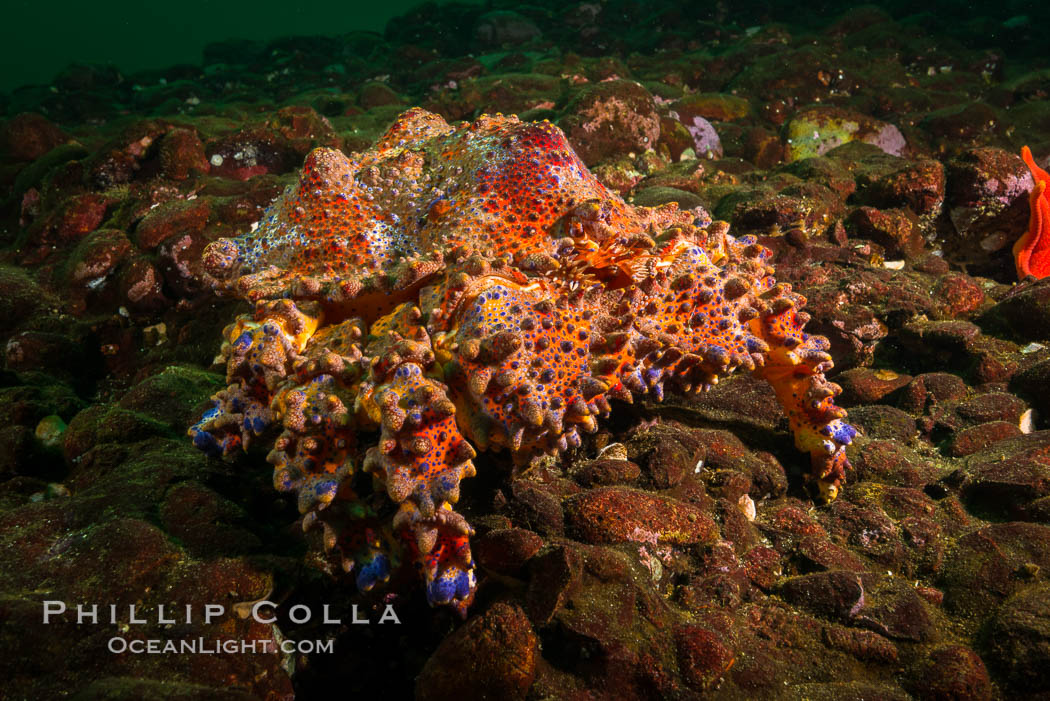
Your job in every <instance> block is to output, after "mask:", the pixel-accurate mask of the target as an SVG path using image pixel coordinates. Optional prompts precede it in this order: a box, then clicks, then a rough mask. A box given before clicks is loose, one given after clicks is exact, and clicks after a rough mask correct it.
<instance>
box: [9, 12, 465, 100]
mask: <svg viewBox="0 0 1050 701" xmlns="http://www.w3.org/2000/svg"><path fill="white" fill-rule="evenodd" d="M418 4H419V3H418V2H417V0H384V2H375V3H371V2H368V3H366V2H346V3H301V4H300V3H284V2H280V3H278V2H244V0H234V1H233V2H209V1H208V0H188V1H185V0H183V1H181V2H177V3H169V2H155V3H154V2H130V1H129V0H121V1H119V2H116V1H111V2H102V3H80V2H46V3H45V2H27V1H25V0H19V1H18V2H9V3H4V7H3V9H0V16H2V17H3V20H2V21H0V91H5V92H6V91H9V90H12V89H14V88H17V87H19V86H21V85H28V84H37V83H47V82H49V81H50V80H51V79H52V78H53V77H54V76H55V74H56V73H58V72H59V71H60V70H62V69H63V68H64V67H65V66H66V65H67V64H69V63H113V64H115V65H116V66H117V68H119V69H120V70H121V71H122V72H124V73H130V72H135V71H140V70H145V69H151V68H163V67H166V66H171V65H174V64H179V63H191V64H199V63H200V61H201V54H202V51H203V49H204V47H205V46H206V45H207V44H209V43H212V42H217V41H222V40H226V39H256V40H268V39H274V38H277V37H281V36H290V35H314V34H321V35H335V34H342V33H346V32H351V31H377V32H382V31H383V29H384V27H385V26H386V24H387V22H388V21H389V20H390V19H391V18H393V17H396V16H398V15H401V14H403V13H404V12H406V11H407V10H409V9H410V8H412V7H413V6H415V5H418ZM439 4H445V3H439ZM468 4H477V2H476V0H475V2H474V3H469V0H468Z"/></svg>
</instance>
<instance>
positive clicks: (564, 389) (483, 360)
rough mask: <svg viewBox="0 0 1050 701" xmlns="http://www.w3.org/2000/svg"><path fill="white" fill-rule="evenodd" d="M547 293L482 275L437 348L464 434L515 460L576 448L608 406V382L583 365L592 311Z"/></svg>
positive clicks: (541, 288) (536, 287)
mask: <svg viewBox="0 0 1050 701" xmlns="http://www.w3.org/2000/svg"><path fill="white" fill-rule="evenodd" d="M553 296H554V295H552V294H551V292H550V291H549V290H547V289H546V288H545V287H544V285H542V284H531V285H526V286H523V285H520V284H518V283H515V282H513V281H510V280H507V279H505V278H501V277H497V276H493V277H492V278H489V279H487V280H483V281H481V282H480V283H478V284H477V285H476V286H475V288H474V289H473V290H471V293H470V296H469V298H467V299H465V300H464V303H463V304H462V306H461V312H460V314H459V315H458V317H457V319H456V323H455V325H454V327H453V328H452V329H451V330H450V332H449V333H447V334H445V335H444V336H443V337H442V340H441V344H440V345H439V349H440V351H441V355H442V356H445V355H447V356H448V357H449V362H448V364H447V366H446V367H447V375H448V377H449V382H450V383H453V384H454V386H455V387H456V389H457V390H459V391H458V392H457V395H458V396H459V397H460V398H461V403H460V406H459V409H460V411H461V412H462V417H463V420H461V421H460V423H461V425H463V428H464V431H465V433H466V434H467V435H468V436H469V437H470V438H471V439H472V440H474V441H475V442H476V443H477V445H478V446H479V447H480V448H482V449H487V448H488V447H489V446H490V445H492V446H497V447H506V448H508V449H509V450H510V451H511V453H512V455H513V456H514V460H515V462H516V463H519V464H521V463H524V462H526V461H528V459H529V458H532V457H535V456H537V455H541V454H544V453H555V452H558V451H564V450H567V449H568V448H570V447H576V446H579V445H580V433H593V432H594V431H595V430H596V429H597V415H598V414H601V413H608V410H609V404H608V402H607V401H606V399H605V397H604V392H605V390H607V389H608V386H607V385H606V384H604V383H603V382H601V381H599V380H595V379H594V378H593V377H591V372H590V369H589V367H588V364H589V357H590V356H589V345H590V334H591V320H592V318H593V316H594V313H593V310H590V309H587V308H586V307H581V306H575V305H569V304H562V305H558V304H555V303H554V302H553V301H552V297H553Z"/></svg>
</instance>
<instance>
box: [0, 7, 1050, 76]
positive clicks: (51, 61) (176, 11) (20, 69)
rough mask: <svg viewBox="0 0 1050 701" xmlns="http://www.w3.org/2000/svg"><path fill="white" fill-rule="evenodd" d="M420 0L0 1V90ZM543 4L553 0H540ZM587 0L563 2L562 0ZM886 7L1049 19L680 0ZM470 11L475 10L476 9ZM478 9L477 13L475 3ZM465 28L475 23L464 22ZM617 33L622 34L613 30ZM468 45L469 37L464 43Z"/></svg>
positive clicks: (1011, 44)
mask: <svg viewBox="0 0 1050 701" xmlns="http://www.w3.org/2000/svg"><path fill="white" fill-rule="evenodd" d="M420 4H421V3H419V2H417V0H385V1H384V2H375V3H365V2H349V3H309V4H306V3H302V4H300V3H286V2H244V1H243V0H236V1H234V2H208V1H207V0H189V1H188V2H186V1H183V2H178V3H141V2H129V1H128V0H122V1H120V2H104V3H82V2H35V1H30V0H19V1H18V2H8V3H5V4H4V7H3V8H2V9H0V17H2V21H0V92H9V91H11V90H13V89H15V88H17V87H19V86H23V85H31V84H46V83H48V82H50V81H51V80H52V79H53V78H54V77H55V75H56V74H57V73H58V72H60V71H61V70H62V69H63V68H64V67H66V66H67V65H69V64H71V63H90V64H113V65H115V66H116V67H117V68H118V69H119V70H120V71H121V72H122V73H124V74H125V75H127V74H129V73H134V72H136V71H141V70H147V69H157V68H164V67H168V66H173V65H176V64H200V62H201V59H202V52H203V49H204V47H205V46H207V45H208V44H210V43H214V42H221V41H226V40H234V39H252V40H257V41H267V40H271V39H275V38H278V37H285V36H304V35H306V36H308V35H324V36H334V35H339V34H345V33H348V32H353V31H374V32H380V33H381V32H383V31H384V29H385V28H386V27H387V24H388V23H389V22H390V21H391V20H392V19H395V18H398V17H402V16H403V15H405V13H407V12H408V11H409V10H411V9H412V8H413V7H416V6H418V5H420ZM428 4H431V5H433V4H437V5H452V6H455V5H460V6H462V5H483V6H485V7H486V8H488V9H515V8H517V9H522V10H525V11H526V14H528V9H535V7H533V6H532V5H531V4H529V3H521V2H509V1H503V2H500V1H499V0H495V1H494V0H466V1H465V2H462V1H461V2H449V1H448V0H439V1H438V2H436V3H435V2H431V3H428ZM537 4H538V5H541V6H548V5H551V4H550V3H542V2H541V3H537ZM587 4H588V3H564V4H559V8H561V6H562V5H563V6H564V8H570V7H572V6H573V5H577V6H581V7H582V6H583V5H587ZM589 4H591V5H594V6H596V7H597V6H601V7H603V8H604V10H605V12H606V13H607V14H608V13H609V12H610V11H613V12H617V11H624V10H625V9H626V10H627V11H628V12H630V13H631V14H632V15H633V16H635V17H637V16H638V11H639V10H642V13H643V14H644V9H645V8H646V5H647V3H645V2H633V3H632V2H594V3H589ZM675 5H676V3H673V2H658V3H652V8H653V14H654V15H658V14H662V13H666V12H667V11H668V7H671V8H672V11H673V8H674V7H675ZM858 5H869V6H877V7H880V8H882V9H884V10H886V11H887V12H889V13H890V14H892V15H894V16H896V17H902V16H912V17H914V18H916V21H921V22H923V23H925V24H926V25H927V27H926V28H927V29H928V30H930V31H931V33H933V34H940V35H943V36H945V37H952V36H958V35H960V34H963V35H965V36H966V39H967V41H968V42H970V43H973V42H975V41H976V42H979V43H983V44H985V45H987V46H996V47H1001V48H1003V49H1004V50H1007V51H1024V52H1036V53H1037V52H1039V51H1041V50H1042V48H1041V47H1042V46H1043V44H1042V42H1040V41H1039V32H1038V27H1040V26H1046V21H1047V10H1046V7H1045V6H1044V5H1040V4H1036V3H1031V2H1027V1H1026V0H1013V1H1010V2H995V3H992V2H986V3H961V2H951V1H949V0H942V1H941V2H935V3H924V4H922V5H921V6H920V5H915V4H914V3H908V2H902V1H900V0H888V1H886V2H882V3H843V2H832V1H829V0H819V1H818V2H815V3H810V4H808V5H807V7H806V10H805V11H804V12H801V13H800V12H799V8H798V6H797V4H796V3H785V2H780V3H759V2H752V1H750V0H745V2H732V3H728V2H714V1H706V2H683V3H679V4H678V6H679V8H680V9H681V10H683V11H685V13H686V14H688V15H690V16H692V17H702V18H704V19H707V20H710V21H713V22H717V23H720V24H722V23H725V24H733V23H736V24H742V25H743V26H750V25H751V24H763V23H765V22H769V21H781V22H790V23H793V24H800V23H801V24H805V23H816V24H819V23H822V22H824V21H826V20H827V19H828V18H829V17H832V16H835V15H838V14H839V13H841V12H843V11H844V10H846V9H847V8H849V7H851V6H858ZM471 14H473V13H471ZM478 14H480V13H478ZM461 29H462V30H463V31H464V32H465V33H469V31H470V29H471V28H470V27H463V28H461ZM611 38H613V39H615V38H617V37H611ZM464 48H469V47H464Z"/></svg>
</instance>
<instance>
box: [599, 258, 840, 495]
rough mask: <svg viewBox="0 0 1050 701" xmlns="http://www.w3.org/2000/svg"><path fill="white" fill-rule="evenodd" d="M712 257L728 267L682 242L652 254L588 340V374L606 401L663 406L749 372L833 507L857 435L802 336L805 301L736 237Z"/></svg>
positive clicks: (820, 353) (819, 347)
mask: <svg viewBox="0 0 1050 701" xmlns="http://www.w3.org/2000/svg"><path fill="white" fill-rule="evenodd" d="M714 251H716V252H720V254H721V255H722V256H723V257H724V258H725V260H724V261H722V263H723V264H722V265H721V266H720V267H715V266H714V265H713V264H712V262H711V260H710V259H709V257H708V255H709V254H708V251H704V250H701V249H700V248H698V247H697V246H696V245H694V244H691V242H690V241H689V240H688V239H687V238H682V239H678V240H675V239H674V238H671V239H670V240H669V241H668V242H667V243H666V244H665V245H664V247H663V248H662V249H661V250H659V251H657V253H656V255H655V256H654V258H653V261H654V263H653V264H652V265H651V266H650V268H651V269H652V273H651V274H650V275H648V276H647V277H646V278H644V279H642V280H640V281H639V282H638V284H636V285H635V286H632V287H630V288H628V289H627V290H625V291H624V294H623V295H622V297H621V298H620V300H618V302H617V307H616V313H615V314H613V315H611V316H609V317H607V319H606V321H605V323H604V325H603V326H602V328H600V329H599V331H600V333H596V334H595V335H594V338H593V346H592V353H593V356H594V359H593V361H592V366H593V368H594V370H595V373H596V374H597V375H598V377H599V378H601V379H602V380H604V381H605V382H606V383H607V384H609V385H610V387H611V389H610V395H611V396H614V397H617V398H628V399H629V397H630V394H634V395H638V394H643V395H644V394H649V395H652V396H654V397H655V398H656V399H662V397H663V392H664V385H665V383H668V382H670V383H671V386H676V387H677V388H678V389H681V390H685V391H691V390H696V389H700V390H703V389H706V388H708V387H709V386H710V385H713V384H715V383H717V382H718V379H719V378H720V377H724V376H726V375H728V374H729V373H731V372H733V371H734V370H736V369H737V368H739V367H745V368H747V369H748V370H751V371H752V372H754V373H755V374H756V375H757V376H758V377H762V378H764V379H766V380H767V381H769V383H770V384H771V385H772V387H773V389H774V392H775V393H776V395H777V398H778V400H779V402H780V404H781V406H782V407H783V409H784V412H785V414H787V417H788V421H789V424H790V426H791V431H792V433H793V434H794V436H795V444H796V446H797V447H798V448H799V449H800V450H803V451H805V452H808V453H809V454H810V455H811V458H812V475H811V476H812V477H813V478H814V479H815V480H816V482H817V486H818V488H819V490H820V492H821V495H822V496H823V497H824V498H825V499H829V500H830V499H834V498H835V496H836V495H837V493H838V488H839V486H840V485H841V484H842V483H843V481H844V480H845V471H846V468H847V467H848V466H849V462H848V461H847V459H846V454H845V450H844V446H846V445H848V444H849V443H851V442H852V440H853V438H854V436H855V435H856V430H855V429H854V428H853V427H852V426H850V425H849V424H848V423H846V422H844V421H843V420H842V419H843V418H844V417H845V416H846V412H845V411H844V410H843V409H841V408H839V407H837V406H835V404H834V401H833V397H835V396H837V395H838V394H839V393H840V392H841V391H842V390H841V388H839V387H838V386H837V385H835V384H833V383H831V382H828V381H827V380H826V379H825V378H824V373H825V372H826V371H828V370H830V369H831V367H832V362H831V356H830V355H828V354H827V352H826V350H827V348H828V341H827V339H825V338H823V337H822V336H812V335H810V334H807V333H805V332H804V331H803V327H804V326H805V324H806V322H807V321H808V315H807V314H805V313H804V312H799V311H798V308H800V307H801V306H803V305H804V304H805V299H804V298H803V297H801V295H798V294H795V293H793V292H792V291H791V288H790V286H789V285H774V284H773V280H772V277H770V275H769V273H770V271H769V269H768V267H766V266H765V263H764V261H765V260H766V259H767V258H768V255H769V252H768V251H767V250H766V249H765V248H763V247H762V246H759V245H757V244H755V243H754V242H753V241H752V240H749V239H748V238H743V239H740V240H739V241H727V242H726V243H725V244H724V245H723V246H718V247H715V248H714ZM625 392H627V393H628V396H627V397H624V396H623V395H624V394H625Z"/></svg>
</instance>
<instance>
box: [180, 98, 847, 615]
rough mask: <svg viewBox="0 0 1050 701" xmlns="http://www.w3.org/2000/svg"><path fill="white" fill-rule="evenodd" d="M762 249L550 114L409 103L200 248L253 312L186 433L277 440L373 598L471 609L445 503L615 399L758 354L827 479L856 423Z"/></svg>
mask: <svg viewBox="0 0 1050 701" xmlns="http://www.w3.org/2000/svg"><path fill="white" fill-rule="evenodd" d="M769 257H770V253H769V251H768V250H767V249H765V248H764V247H762V246H760V245H758V244H757V243H755V242H754V241H753V240H751V239H750V238H747V237H745V238H740V239H735V238H733V237H732V236H730V235H729V234H728V225H726V224H725V223H723V222H715V223H711V222H710V221H709V220H708V218H707V217H706V216H704V215H703V213H702V211H699V210H698V211H696V212H691V211H680V210H679V209H678V208H677V205H675V204H670V205H665V206H661V207H657V208H647V207H632V206H629V205H627V204H626V203H624V202H623V200H621V199H620V198H619V197H617V196H616V195H614V194H612V193H610V192H609V191H608V190H607V189H606V188H605V187H604V186H603V185H601V184H600V183H599V182H598V181H597V180H596V179H595V178H594V176H593V175H592V174H591V173H590V172H589V171H588V170H587V169H586V168H585V167H584V165H583V163H582V162H581V161H580V159H579V158H578V157H577V156H576V154H575V153H574V152H573V150H572V149H571V148H570V146H569V145H568V143H567V141H566V139H565V136H564V134H562V132H561V131H560V130H559V129H558V128H557V127H555V126H553V125H552V124H550V123H548V122H539V123H523V122H521V121H519V120H518V119H517V118H516V117H505V116H502V115H495V116H482V117H480V118H479V119H477V120H476V121H474V122H472V123H469V124H468V123H463V124H459V125H456V126H450V125H449V124H447V123H446V122H445V121H444V120H443V119H442V118H441V117H439V116H437V115H434V114H431V113H428V112H426V111H424V110H421V109H412V110H409V111H408V112H405V113H404V114H403V115H401V116H400V117H399V118H398V119H397V121H396V122H395V123H394V125H393V126H392V127H391V128H390V129H389V131H387V133H386V134H385V135H384V136H383V137H382V138H381V139H380V140H379V141H378V142H377V143H376V144H375V146H373V147H372V148H371V149H369V150H368V151H365V152H363V153H354V154H351V155H349V156H346V155H344V154H343V153H340V152H338V151H334V150H331V149H317V150H315V151H313V152H312V153H311V154H310V155H309V156H308V157H307V159H306V163H305V165H304V166H303V170H302V173H301V175H300V178H299V182H298V183H297V184H295V185H293V186H291V187H289V188H288V190H287V191H286V192H285V193H284V194H283V195H282V196H281V197H279V198H278V199H277V200H276V201H275V202H274V203H273V204H272V205H271V206H270V208H269V209H268V210H267V212H266V214H265V216H264V217H263V219H262V221H261V222H260V223H259V225H258V227H257V228H255V229H254V230H253V231H251V232H249V233H246V234H245V235H243V236H241V237H239V238H232V239H221V240H219V241H216V242H214V243H213V244H211V245H210V246H209V247H208V248H207V249H206V251H205V252H204V264H205V268H206V270H207V271H208V273H209V275H210V276H211V277H212V278H213V280H214V284H215V285H216V287H217V288H218V289H219V290H220V291H221V292H224V293H228V294H230V293H232V294H234V295H237V296H239V297H241V298H243V299H245V300H248V301H250V302H253V303H254V304H255V311H254V313H253V314H246V315H243V316H241V317H239V318H237V320H236V321H234V323H232V324H231V325H230V326H228V327H227V328H226V329H225V331H224V342H223V344H222V350H221V359H222V360H223V361H224V362H225V364H226V373H227V377H226V381H227V385H228V386H227V388H226V389H224V390H222V391H220V392H218V393H217V394H216V395H215V396H214V397H213V405H212V407H211V409H209V410H208V411H207V412H206V413H205V415H204V416H203V417H202V419H201V420H200V422H198V423H197V424H196V425H194V426H193V427H192V428H191V429H190V430H189V434H190V435H191V436H192V438H193V440H194V443H195V444H196V445H197V446H198V447H200V448H201V449H203V450H205V451H206V452H208V453H210V454H215V455H224V454H228V453H230V452H231V451H234V450H236V449H237V448H239V447H242V446H247V445H248V444H249V443H250V442H251V441H253V440H257V439H258V440H265V441H273V444H272V445H273V448H272V450H271V451H270V453H269V455H268V457H267V460H268V461H269V462H270V463H272V464H273V466H274V483H275V485H276V487H277V489H279V490H282V491H294V492H296V493H297V494H298V502H299V509H300V511H301V512H302V513H303V514H305V517H304V520H303V524H304V528H310V527H313V526H319V527H320V528H321V529H322V533H323V540H324V544H325V549H326V552H327V554H328V562H329V563H333V564H334V565H337V566H340V567H341V568H342V569H343V570H345V571H347V572H353V573H355V574H356V581H357V584H358V586H359V587H360V588H361V589H363V590H368V589H371V588H372V587H373V586H374V585H375V584H376V583H378V582H382V581H385V580H386V579H387V578H388V577H389V576H390V573H391V570H392V568H393V567H394V566H395V565H396V564H397V563H398V562H399V561H402V560H403V561H408V562H412V563H414V565H415V566H416V568H417V569H418V570H420V572H421V574H422V576H423V578H424V579H425V581H426V588H427V596H428V600H429V601H430V602H431V603H432V604H447V605H450V606H452V607H454V608H455V609H457V610H458V611H459V612H460V613H464V612H465V611H466V609H467V607H468V606H469V604H470V602H471V600H472V599H473V597H474V591H475V588H476V578H475V573H474V563H473V560H472V558H471V554H470V543H469V536H470V535H471V532H472V531H471V528H470V526H469V525H468V524H467V522H466V520H465V519H464V518H463V517H462V516H461V515H460V514H458V513H457V512H456V511H455V510H454V505H455V504H456V502H457V500H458V498H459V484H460V480H461V479H462V478H464V477H469V476H472V475H474V473H475V471H474V465H473V463H472V459H473V458H474V456H475V449H477V450H489V449H507V450H509V451H510V453H511V454H512V456H513V458H514V461H515V462H516V463H517V464H519V465H520V464H524V463H527V462H528V461H529V460H531V459H534V458H535V457H537V456H541V455H544V454H552V453H558V452H560V451H565V450H568V449H569V448H571V447H576V446H578V445H580V436H581V433H585V432H593V431H594V430H595V429H596V418H597V417H598V416H599V415H605V414H608V412H609V411H610V408H611V405H610V401H611V400H620V401H627V402H630V401H632V398H633V397H636V396H640V395H648V396H651V397H655V398H657V399H660V398H662V397H663V392H664V390H665V387H667V388H674V389H675V390H677V391H682V392H695V391H701V390H703V389H706V388H708V387H710V386H711V385H713V384H714V383H716V382H717V381H718V378H719V377H723V376H725V375H726V374H728V373H730V372H732V371H733V370H735V369H737V368H739V367H741V366H742V367H744V368H746V369H747V370H749V371H751V372H753V373H756V374H757V375H758V376H760V377H763V378H765V379H766V380H768V381H769V382H770V383H771V385H772V387H773V388H774V390H775V392H776V395H777V398H778V399H779V401H780V404H781V405H782V407H783V409H784V412H785V413H786V415H787V417H788V419H789V423H790V427H791V430H792V432H793V433H794V436H795V442H796V445H797V447H798V448H799V449H800V450H803V451H807V452H809V453H810V454H811V455H812V478H813V479H814V480H815V481H816V483H817V485H818V486H819V487H820V488H821V490H822V492H823V494H824V495H825V496H826V497H829V498H833V497H834V496H835V494H836V492H837V489H838V487H839V485H840V484H841V483H842V482H843V480H844V478H845V469H846V467H847V466H848V463H847V461H846V457H845V452H844V446H845V445H846V444H848V443H850V441H851V440H852V438H853V436H854V434H855V431H854V429H853V428H852V427H851V426H850V425H849V424H847V423H845V422H844V421H843V420H842V419H843V417H844V416H845V412H844V411H843V410H842V409H840V408H838V407H836V406H835V404H834V402H833V397H834V396H835V395H836V394H838V392H839V391H840V390H839V388H838V387H837V386H836V385H834V384H832V383H830V382H828V381H827V380H826V379H825V378H824V372H825V371H827V370H828V369H830V368H831V367H832V363H831V358H830V356H829V355H828V353H827V348H828V342H827V340H826V339H824V338H822V337H820V336H812V335H808V334H806V333H805V332H804V331H803V325H804V324H805V322H806V319H807V315H806V314H805V313H803V312H800V311H799V308H800V307H801V306H802V305H803V304H804V303H805V300H804V299H802V298H801V297H800V296H799V295H797V294H795V293H793V292H792V291H791V289H790V287H789V286H788V285H783V284H776V283H775V281H774V279H773V277H772V274H773V269H772V268H771V267H770V266H769V264H768V259H769ZM377 429H378V432H379V439H378V442H376V443H375V444H374V445H363V444H362V440H361V439H362V437H364V436H369V435H374V433H370V432H374V431H376V430H377ZM274 436H276V438H274ZM388 504H391V505H392V506H387V505H388ZM394 507H396V514H394V515H393V517H392V518H384V516H383V512H384V511H392V510H393V508H394ZM399 543H400V544H401V547H399V546H398V544H399ZM398 553H401V555H399V554H398Z"/></svg>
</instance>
